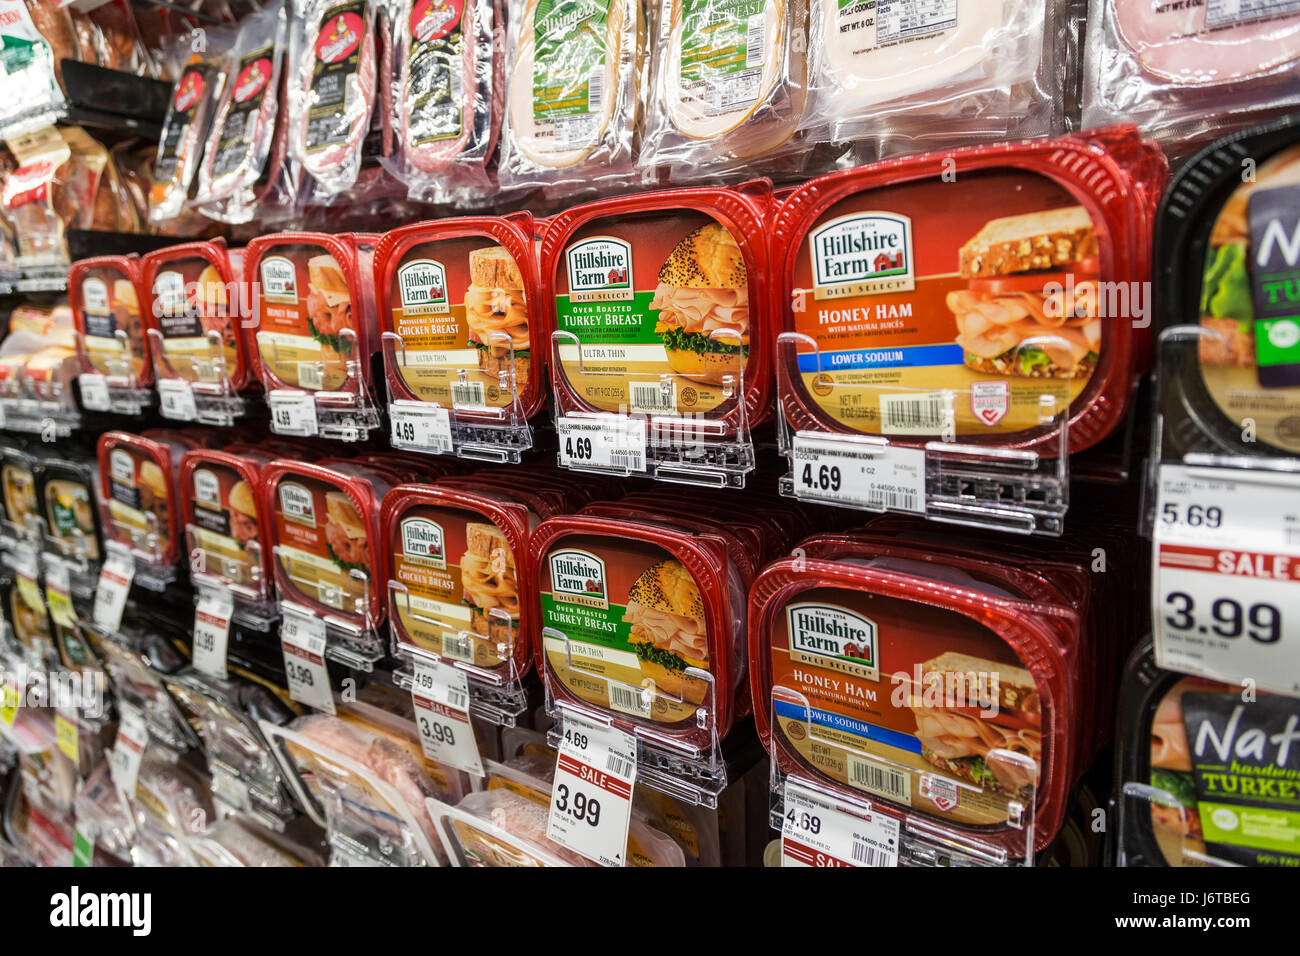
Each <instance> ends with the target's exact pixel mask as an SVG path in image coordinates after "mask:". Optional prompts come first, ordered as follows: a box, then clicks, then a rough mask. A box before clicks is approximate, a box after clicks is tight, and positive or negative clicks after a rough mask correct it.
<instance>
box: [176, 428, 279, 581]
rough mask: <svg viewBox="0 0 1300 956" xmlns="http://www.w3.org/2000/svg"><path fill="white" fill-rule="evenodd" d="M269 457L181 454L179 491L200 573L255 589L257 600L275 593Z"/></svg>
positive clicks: (243, 452) (202, 450)
mask: <svg viewBox="0 0 1300 956" xmlns="http://www.w3.org/2000/svg"><path fill="white" fill-rule="evenodd" d="M270 461H271V456H270V455H269V454H259V453H257V452H255V451H253V450H251V449H243V450H239V451H237V452H232V451H229V450H226V451H215V450H213V449H208V448H200V449H195V450H193V451H187V452H186V453H185V454H184V455H182V456H181V466H180V490H181V502H182V506H183V508H184V517H185V524H186V525H187V526H191V525H192V526H193V528H194V540H193V542H192V546H193V547H194V548H196V549H198V551H199V552H200V555H201V563H200V564H198V568H197V570H199V571H200V572H202V573H203V574H206V575H209V576H211V577H214V578H216V579H218V580H220V581H222V582H225V583H226V584H229V585H237V586H238V587H240V588H246V589H248V590H250V591H251V592H252V594H253V596H254V597H255V598H257V599H258V600H265V599H267V598H269V597H270V593H271V545H270V540H271V532H270V528H271V522H270V519H269V512H268V511H267V510H266V502H265V500H264V495H263V492H262V470H263V469H264V468H265V467H266V466H267V465H268V464H269V463H270Z"/></svg>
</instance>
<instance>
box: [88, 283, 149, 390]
mask: <svg viewBox="0 0 1300 956" xmlns="http://www.w3.org/2000/svg"><path fill="white" fill-rule="evenodd" d="M81 323H82V329H83V330H84V335H85V348H86V358H87V359H88V360H89V361H90V364H91V367H93V368H94V370H95V371H96V372H98V373H99V374H101V375H107V376H109V377H112V378H122V379H126V378H130V377H131V376H134V377H135V378H136V379H139V378H140V377H141V376H143V375H144V371H145V368H144V362H145V347H144V326H143V324H142V323H141V321H140V301H139V299H138V298H137V296H136V294H135V283H133V282H132V281H131V277H130V276H129V275H127V274H126V273H125V272H123V271H122V270H121V269H113V268H109V267H105V266H100V267H97V268H94V269H88V270H86V272H85V273H84V274H83V275H82V278H81ZM119 332H120V333H121V335H120V336H119V334H118V333H119Z"/></svg>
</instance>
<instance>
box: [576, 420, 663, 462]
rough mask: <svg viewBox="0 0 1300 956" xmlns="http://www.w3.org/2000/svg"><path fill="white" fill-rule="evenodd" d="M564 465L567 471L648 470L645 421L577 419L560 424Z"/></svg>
mask: <svg viewBox="0 0 1300 956" xmlns="http://www.w3.org/2000/svg"><path fill="white" fill-rule="evenodd" d="M555 430H556V432H557V434H558V435H559V439H560V464H561V465H563V466H564V467H566V468H610V469H613V470H615V471H629V472H635V471H645V470H646V425H645V419H644V418H573V417H562V418H559V419H557V420H556V422H555Z"/></svg>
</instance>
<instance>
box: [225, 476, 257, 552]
mask: <svg viewBox="0 0 1300 956" xmlns="http://www.w3.org/2000/svg"><path fill="white" fill-rule="evenodd" d="M230 536H231V537H232V538H234V539H235V540H236V541H238V542H239V546H240V547H241V548H243V547H247V546H248V542H250V541H255V540H257V536H258V527H257V504H256V502H255V501H254V500H253V489H252V488H250V487H248V482H246V481H238V482H236V483H235V484H234V485H233V486H232V487H231V489H230Z"/></svg>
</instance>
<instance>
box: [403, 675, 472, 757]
mask: <svg viewBox="0 0 1300 956" xmlns="http://www.w3.org/2000/svg"><path fill="white" fill-rule="evenodd" d="M411 701H412V703H414V704H415V724H416V726H417V727H418V728H419V730H420V745H421V746H422V747H423V748H424V755H425V756H426V757H428V758H429V759H430V760H432V761H434V762H435V763H440V764H442V765H444V766H447V767H455V768H456V769H457V770H464V771H466V772H468V773H472V774H474V775H475V776H478V777H481V776H483V758H482V757H481V756H479V752H478V741H477V740H476V739H475V737H474V727H473V725H472V724H471V723H470V720H469V679H468V677H467V676H466V675H465V672H464V671H463V670H459V669H458V668H455V667H452V666H451V665H450V664H443V663H440V662H437V661H432V662H417V663H416V664H415V676H414V679H413V680H412V683H411Z"/></svg>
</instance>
